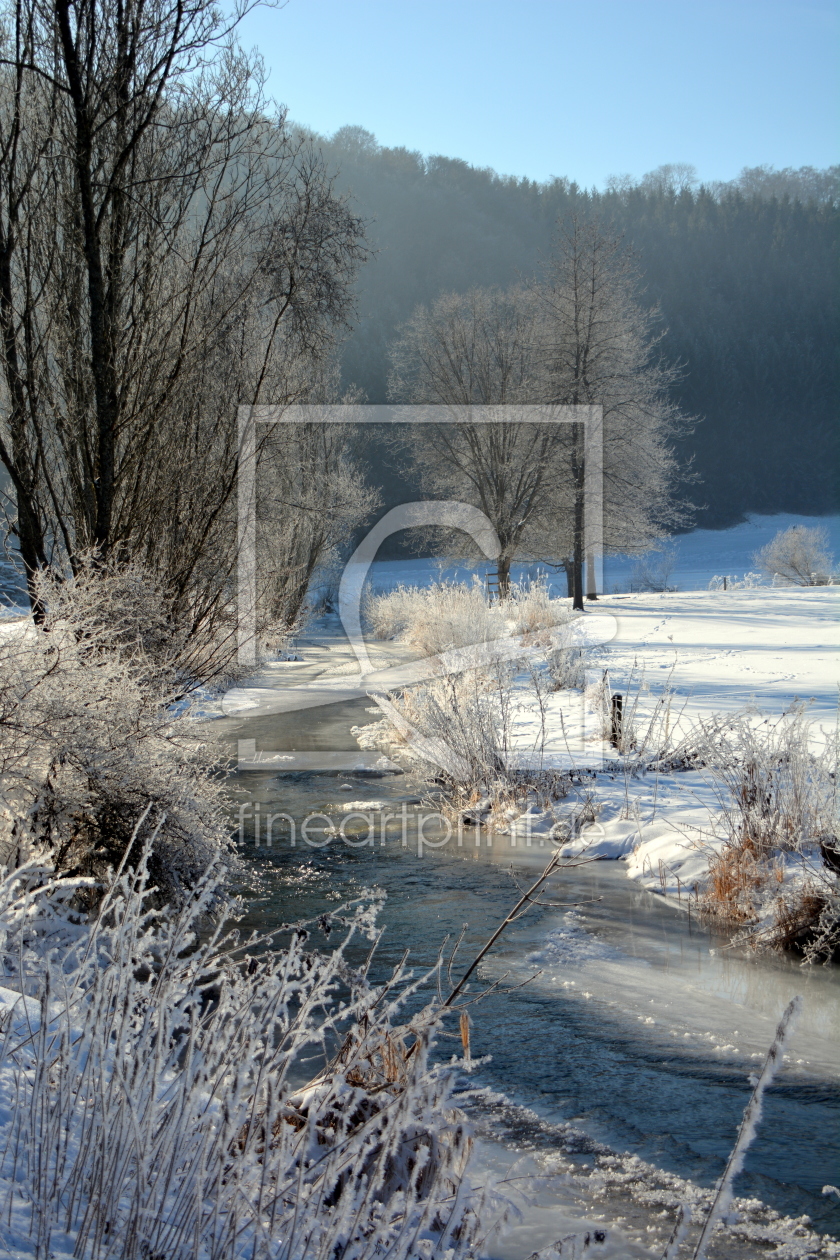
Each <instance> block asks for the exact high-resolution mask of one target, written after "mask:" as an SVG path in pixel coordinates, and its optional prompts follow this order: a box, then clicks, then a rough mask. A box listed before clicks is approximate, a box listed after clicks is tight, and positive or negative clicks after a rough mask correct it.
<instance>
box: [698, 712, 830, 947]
mask: <svg viewBox="0 0 840 1260" xmlns="http://www.w3.org/2000/svg"><path fill="white" fill-rule="evenodd" d="M813 739H814V732H813V731H812V729H811V722H810V721H809V718H808V709H807V706H806V705H804V704H796V705H794V706H793V707H792V708H791V709H789V710H788V711H787V712H786V713H784V714H783V715H782V717H781V718H779V719H777V720H775V721H773V720H771V719H769V718H767V719H765V720H764V721H756V720H755V719H754V718H751V717H750V716H749V715H740V716H737V717H734V718H731V719H729V720H728V721H725V722H718V723H716V724H714V725H713V724H711V723H700V724H699V726H698V735H697V737H696V743H697V748H698V751H699V756H700V758H701V759H702V763H703V764H704V765H705V767H706V768H707V770H708V771H709V772H710V774H711V776H712V781H713V782H714V783H715V784H717V785H718V787H719V800H720V805H721V817H722V822H723V827H724V831H725V844H724V846H723V848H722V849H720V851H719V852H717V853H715V854H713V855H711V857H710V861H709V877H708V880H707V882H706V887H705V889H704V892H703V904H704V906H705V909H706V910H707V912H708V913H710V914H712V915H715V916H717V917H719V918H722V919H725V920H727V921H729V922H733V923H738V924H742V925H748V927H749V930H748V932H747V935H746V937H745V938H744V939H747V940H749V941H750V942H751V943H752V944H756V945H758V944H761V945H770V946H775V947H781V948H784V947H786V946H793V945H795V946H796V947H798V948H801V949H802V950H803V951H804V952H805V954H806V956H808V957H817V956H821V957H827V956H830V955H831V953H832V951H833V950H834V949H835V948H836V946H837V943H838V941H840V898H838V887H837V874H836V870H835V869H834V867H833V866H832V863H834V866H836V865H837V864H838V858H840V820H839V819H838V798H837V773H838V768H839V767H838V742H837V737H836V735H835V736H834V737H833V738H830V739H828V740H827V741H826V742H825V744H824V746H823V748H822V750H821V751H819V752H814V751H813V750H812V742H813Z"/></svg>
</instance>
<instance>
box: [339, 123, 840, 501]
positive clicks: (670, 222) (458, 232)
mask: <svg viewBox="0 0 840 1260" xmlns="http://www.w3.org/2000/svg"><path fill="white" fill-rule="evenodd" d="M314 138H315V139H316V140H317V143H318V145H319V147H320V148H321V149H322V150H323V153H324V156H325V157H326V158H327V161H328V163H329V164H330V166H331V167H332V168H333V169H334V170H336V172H337V176H336V187H337V188H338V189H339V190H341V191H344V192H346V193H349V194H350V195H351V197H352V199H353V208H354V210H355V211H356V212H358V213H360V214H362V215H363V217H364V218H365V219H366V220H367V222H368V237H369V240H370V243H371V245H372V246H373V248H374V250H375V251H376V255H375V257H374V258H373V259H372V260H371V261H369V262H368V263H367V264H366V265H365V266H364V267H363V268H362V270H361V272H360V275H359V279H358V281H357V299H358V320H357V322H356V327H355V330H354V332H353V335H352V336H351V338H350V340H349V341H348V343H347V345H346V346H345V349H344V355H343V369H344V376H345V380H346V381H347V382H348V383H349V382H354V383H355V384H357V385H360V386H361V387H362V388H363V390H364V391H365V393H366V395H367V398H368V401H370V402H385V401H387V376H388V348H389V345H390V344H391V342H392V341H393V340H394V337H395V334H396V331H397V329H398V328H399V326H400V325H401V324H402V323H403V322H404V321H405V320H406V319H407V318H408V317H409V316H410V314H411V312H412V311H413V310H414V309H415V307H416V306H417V305H419V304H428V303H429V302H431V301H433V300H434V299H435V298H436V297H437V296H438V295H439V294H440V293H442V292H450V291H451V292H466V291H467V290H469V289H471V288H474V287H476V286H500V287H506V286H508V285H511V284H514V283H516V282H517V281H518V280H520V279H523V278H526V277H528V276H530V275H533V273H534V272H535V271H537V270H538V269H539V267H540V265H541V260H542V259H543V258H545V256H546V255H547V254H548V253H549V251H550V249H551V244H552V239H553V236H554V233H555V230H556V224H557V222H558V219H559V220H562V219H564V218H566V217H567V216H569V215H570V214H572V213H578V214H581V213H583V214H585V215H587V216H588V215H594V216H597V217H598V218H599V219H600V220H601V221H602V222H603V223H605V224H606V225H609V226H610V227H611V228H612V229H614V230H618V231H619V232H622V233H623V234H624V236H625V239H626V241H627V242H628V244H629V245H630V246H631V248H632V249H633V251H634V252H635V254H636V256H637V259H638V262H639V266H640V270H641V272H642V275H643V277H644V285H645V293H644V298H645V300H646V302H647V303H648V304H649V305H651V306H658V307H659V310H660V311H661V318H662V321H663V324H664V326H665V327H666V328H667V335H666V337H665V339H664V341H663V351H664V353H665V355H666V356H667V358H668V359H670V360H671V361H677V362H679V363H681V364H682V365H683V367H684V375H683V380H682V382H681V384H680V385H679V386H678V387H677V389H676V401H678V403H679V405H680V406H681V408H682V409H683V410H684V411H685V412H687V413H688V414H690V415H693V416H696V417H697V418H698V421H699V423H698V424H697V426H696V428H695V430H694V432H693V433H692V434H691V435H690V436H688V437H687V438H685V439H684V440H683V441H682V443H681V449H680V451H679V454H680V456H681V458H682V459H683V460H692V461H693V468H694V470H695V472H696V473H698V474H699V477H700V482H699V484H698V485H697V487H696V489H695V491H694V498H695V501H696V503H697V504H698V507H699V508H700V511H699V512H698V524H702V525H705V526H723V525H727V524H731V523H732V522H733V521H735V520H738V519H740V518H741V517H742V516H743V514H744V513H745V512H750V511H751V512H774V511H777V512H780V511H787V512H802V513H817V514H819V513H826V512H831V511H836V510H838V499H837V490H836V480H837V479H836V476H835V469H836V468H837V465H838V451H837V435H836V428H837V426H836V416H837V403H838V398H840V389H839V388H838V370H837V353H836V346H837V330H838V320H837V292H838V285H837V278H838V277H837V262H836V259H837V236H838V231H837V228H838V217H839V216H838V175H839V174H840V168H838V167H836V166H833V167H830V168H828V169H827V170H822V171H820V170H815V169H814V168H812V167H802V168H800V169H798V170H794V169H792V168H788V169H786V170H781V171H777V170H773V169H772V168H771V167H755V168H745V169H744V170H743V171H742V173H741V175H740V176H739V177H738V179H736V180H733V181H730V182H729V183H716V184H714V185H710V186H703V185H700V184H699V183H698V181H697V179H696V173H695V171H694V168H693V167H691V166H689V165H688V164H686V163H672V164H667V165H664V166H661V167H659V168H658V169H657V170H655V171H652V172H650V173H649V174H647V175H645V176H643V177H642V178H640V179H638V180H634V179H633V178H632V177H630V176H613V177H611V178H610V179H609V180H608V181H607V187H606V189H605V190H604V191H598V190H596V189H584V188H581V187H580V186H579V185H577V184H576V183H574V182H573V181H572V180H570V179H567V178H557V179H553V180H550V181H547V182H545V183H537V182H535V181H533V180H529V179H524V178H522V179H519V178H516V177H514V176H502V175H498V174H497V173H496V172H495V171H493V170H490V169H478V168H475V167H472V166H470V165H469V164H468V163H467V162H464V161H462V160H460V159H457V158H448V157H442V156H437V155H436V156H430V157H423V156H422V155H421V154H419V153H416V152H411V151H409V150H407V149H404V148H383V147H381V146H380V145H378V144H377V142H376V139H375V137H374V136H373V135H371V134H370V132H367V131H365V130H364V129H363V128H361V127H354V126H349V127H343V128H341V129H340V130H339V131H338V132H336V134H335V135H334V136H332V137H331V138H330V139H325V138H322V137H314Z"/></svg>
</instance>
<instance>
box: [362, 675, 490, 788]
mask: <svg viewBox="0 0 840 1260" xmlns="http://www.w3.org/2000/svg"><path fill="white" fill-rule="evenodd" d="M512 680H513V670H512V667H510V666H509V665H506V664H505V663H504V662H498V663H497V664H496V665H495V667H494V666H492V665H489V666H486V667H485V668H484V669H481V670H479V669H470V670H465V671H464V672H463V673H457V674H446V675H443V676H441V677H440V678H433V679H430V680H429V681H428V682H426V683H421V684H419V685H418V686H415V687H411V688H410V689H409V690H407V691H406V692H405V693H404V694H403V695H402V696H400V697H398V698H395V699H394V700H392V701H391V702H390V703H387V706H386V707H387V713H388V716H389V718H390V720H391V723H392V726H393V728H394V730H395V734H396V736H397V738H398V739H399V738H403V739H409V740H410V742H411V745H412V747H413V748H414V749H415V750H416V751H417V752H419V753H420V755H421V756H425V757H426V758H427V759H428V761H429V763H430V764H432V765H433V766H435V767H436V768H437V769H438V771H443V773H444V774H445V776H446V778H447V779H448V780H449V782H450V784H451V786H452V787H453V788H454V789H456V790H457V791H460V792H464V791H467V792H469V791H472V790H473V789H474V788H485V787H487V786H488V785H489V784H490V783H491V782H493V781H494V780H496V779H498V778H499V777H500V776H502V775H504V774H505V773H506V770H507V758H506V753H507V750H508V748H509V747H510V729H511V719H512V708H513V704H514V701H513V696H512V692H511V683H512ZM380 703H381V702H380Z"/></svg>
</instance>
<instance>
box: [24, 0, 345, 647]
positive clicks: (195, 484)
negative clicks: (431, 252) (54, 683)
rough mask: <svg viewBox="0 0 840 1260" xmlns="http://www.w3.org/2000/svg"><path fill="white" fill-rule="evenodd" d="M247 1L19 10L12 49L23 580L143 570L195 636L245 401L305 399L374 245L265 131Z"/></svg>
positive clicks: (302, 163)
mask: <svg viewBox="0 0 840 1260" xmlns="http://www.w3.org/2000/svg"><path fill="white" fill-rule="evenodd" d="M245 9H246V0H241V2H240V3H238V5H237V6H236V7H235V9H234V12H233V15H232V17H230V18H229V19H225V18H223V17H222V16H221V15H220V11H219V10H217V9H216V8H215V7H214V6H213V5H212V4H211V3H210V0H188V3H187V4H186V5H185V4H183V3H181V2H180V0H152V3H151V5H149V4H139V3H137V2H136V0H129V3H122V2H121V0H80V2H79V3H76V4H73V5H71V4H70V3H69V0H57V2H56V4H55V6H54V7H52V6H43V5H42V4H40V3H38V0H22V3H19V4H17V5H16V6H11V5H9V7H8V11H7V12H6V14H5V17H4V26H3V36H2V45H0V53H2V56H0V339H1V340H2V373H3V385H4V389H3V398H2V433H0V438H1V439H2V440H0V460H2V462H3V464H4V465H5V467H6V469H7V470H8V473H9V476H10V478H11V481H12V485H13V488H14V515H13V520H12V529H13V531H14V533H15V534H16V536H17V540H18V542H19V549H20V555H21V559H22V562H23V565H24V567H25V569H26V573H27V578H28V581H29V585H30V599H31V601H32V603H33V608H34V611H35V612H36V615H40V610H39V608H38V605H37V598H36V595H35V589H36V585H37V584H36V583H35V581H34V577H35V574H36V571H37V570H38V569H39V568H42V567H44V566H45V565H47V564H48V563H50V562H51V561H53V560H54V559H56V558H58V559H59V560H60V561H61V562H62V563H67V562H69V565H70V567H71V569H72V568H73V567H74V565H75V557H77V556H78V555H79V554H81V553H82V552H84V551H85V550H86V549H87V548H89V547H94V548H95V549H96V550H97V552H98V553H99V554H100V555H101V557H102V558H103V560H105V559H107V558H108V557H110V556H117V557H125V558H128V557H135V558H139V559H142V560H143V562H144V563H146V564H147V565H148V566H149V567H150V568H151V569H152V570H153V571H154V572H156V573H157V574H158V575H159V576H160V577H161V579H162V580H163V583H164V587H165V588H166V589H167V591H168V592H170V593H171V594H172V595H173V596H174V597H175V598H174V602H173V604H172V607H173V608H174V609H176V610H177V612H178V615H179V616H180V617H181V618H182V619H184V620H185V621H186V622H188V623H190V624H194V625H199V624H205V623H206V622H207V621H208V619H210V620H212V619H213V618H214V617H218V616H219V614H220V609H222V608H223V607H224V604H225V602H226V592H227V589H228V583H229V579H230V575H231V572H232V569H233V566H234V564H235V545H234V530H233V521H232V509H231V495H232V491H233V488H234V486H235V482H236V469H237V445H236V427H235V414H236V406H237V405H238V404H240V403H249V402H251V403H256V402H259V401H262V400H265V401H269V402H271V403H274V404H283V403H287V402H296V401H301V400H304V399H306V398H307V397H308V396H309V392H310V390H311V388H312V382H313V376H314V377H315V378H317V377H318V376H319V375H320V373H321V371H322V367H323V364H324V362H325V361H326V360H327V359H328V358H329V356H330V354H331V353H332V350H333V347H334V344H335V339H336V335H337V333H338V331H339V329H340V328H341V326H342V324H343V323H344V322H345V321H346V320H347V317H348V314H349V310H350V293H349V289H350V282H351V280H352V278H353V274H354V271H355V267H356V265H357V263H358V262H359V260H360V259H361V258H362V257H363V247H362V245H361V225H360V223H359V221H358V220H357V219H355V218H354V217H353V216H352V215H351V214H350V212H349V211H348V209H347V207H346V205H345V204H344V203H343V202H342V201H341V200H340V199H339V198H337V197H336V196H335V195H334V194H333V191H332V185H331V182H330V179H329V178H328V177H327V174H326V172H325V168H324V165H323V163H322V160H321V158H320V156H319V154H318V153H317V152H315V151H314V149H313V148H312V147H311V146H310V145H309V144H308V143H307V142H306V141H305V140H303V139H300V138H297V139H292V137H291V136H290V134H289V132H288V131H287V129H286V126H285V118H284V115H283V113H282V112H280V113H276V112H275V113H274V115H273V116H270V114H269V112H268V104H267V102H266V100H265V98H264V95H263V91H262V82H261V77H260V72H259V64H258V63H257V62H255V61H254V59H252V58H248V57H246V56H245V55H244V54H243V53H242V52H241V51H240V50H239V49H238V48H237V46H236V44H235V42H234V39H233V34H232V32H233V29H234V27H235V26H236V24H237V22H238V20H239V19H240V18H241V17H242V15H243V13H244V12H245Z"/></svg>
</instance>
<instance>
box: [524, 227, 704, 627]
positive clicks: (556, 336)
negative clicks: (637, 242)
mask: <svg viewBox="0 0 840 1260" xmlns="http://www.w3.org/2000/svg"><path fill="white" fill-rule="evenodd" d="M637 288H638V275H637V272H636V270H635V267H634V264H633V261H632V259H631V257H630V256H629V254H628V252H627V250H626V249H625V248H624V246H623V243H622V242H621V240H620V239H619V238H616V237H614V236H612V235H610V234H609V233H607V232H605V231H604V230H602V229H601V228H600V227H599V225H598V224H597V223H595V222H593V221H583V220H580V219H577V218H572V219H571V220H570V221H569V222H568V223H567V224H565V225H564V226H563V227H562V228H561V230H560V233H559V236H558V243H557V249H556V251H555V254H554V256H553V258H552V259H551V261H550V263H549V265H548V267H547V268H546V273H545V275H544V277H543V278H542V279H541V281H540V282H539V283H537V284H535V286H534V295H535V298H536V301H537V303H538V305H539V308H540V312H541V328H540V341H541V344H540V351H539V360H540V369H541V380H540V391H541V394H542V397H543V398H544V399H545V400H546V401H547V402H552V403H555V404H567V405H575V406H580V405H584V404H590V405H591V404H597V405H600V406H601V407H602V408H603V416H604V420H603V442H604V545H605V547H606V548H607V549H608V550H613V551H625V552H631V553H633V552H639V551H641V550H643V549H644V548H645V547H647V546H649V545H650V544H651V542H652V541H654V540H655V539H656V538H657V537H658V536H659V535H661V534H662V532H663V531H664V530H666V529H668V528H669V527H673V526H674V525H677V524H681V523H683V522H684V521H685V519H686V511H685V509H684V507H683V506H682V505H680V504H679V503H678V501H676V500H675V498H674V487H675V483H676V481H677V478H678V466H677V461H676V458H675V456H674V453H673V450H672V447H671V445H670V443H671V441H672V440H673V438H674V437H675V436H676V434H677V433H678V432H679V431H680V430H681V429H682V428H683V427H684V425H685V418H684V417H683V416H682V415H681V414H680V412H679V409H678V407H677V406H676V405H675V404H674V403H673V402H672V400H671V398H670V394H669V391H670V387H671V386H672V385H673V384H674V382H675V381H676V380H677V379H678V369H677V368H676V367H674V366H673V365H669V364H667V363H665V362H663V360H662V358H661V356H660V355H659V352H658V345H659V342H660V340H661V337H662V335H663V334H662V332H661V331H659V332H657V331H655V321H656V312H654V311H649V310H645V309H644V308H643V307H642V306H641V305H640V303H639V301H638V298H637V296H636V295H637ZM571 428H572V433H571V436H570V437H568V438H566V439H565V444H566V450H567V463H566V472H565V479H566V480H567V481H568V482H569V483H570V484H571V487H572V491H573V508H572V512H571V514H570V517H569V518H567V524H566V533H565V536H564V537H563V538H557V539H555V551H556V550H558V549H559V551H560V554H562V555H563V556H564V557H565V558H566V561H565V562H566V569H567V575H569V576H570V577H571V579H572V581H571V585H572V590H571V591H570V593H571V594H572V595H573V599H574V605H575V607H577V608H582V607H583V560H584V484H585V467H584V440H583V433H582V426H571ZM591 593H592V594H594V591H592V592H591Z"/></svg>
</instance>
